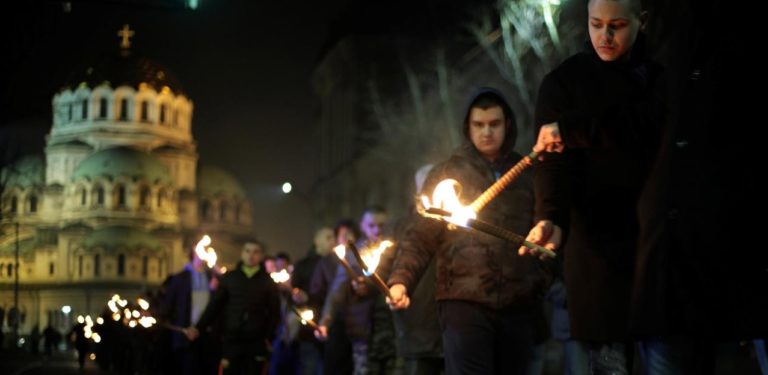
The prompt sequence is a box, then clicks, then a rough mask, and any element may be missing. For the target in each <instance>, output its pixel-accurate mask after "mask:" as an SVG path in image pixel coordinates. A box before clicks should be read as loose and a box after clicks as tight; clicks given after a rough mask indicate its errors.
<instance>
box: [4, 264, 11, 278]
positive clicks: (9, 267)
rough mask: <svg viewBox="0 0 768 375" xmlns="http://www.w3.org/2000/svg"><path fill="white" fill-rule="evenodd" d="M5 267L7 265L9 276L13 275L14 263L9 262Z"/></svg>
mask: <svg viewBox="0 0 768 375" xmlns="http://www.w3.org/2000/svg"><path fill="white" fill-rule="evenodd" d="M5 267H6V270H7V272H6V274H8V277H11V276H13V264H11V263H8V265H7V266H5Z"/></svg>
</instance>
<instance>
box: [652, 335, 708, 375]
mask: <svg viewBox="0 0 768 375" xmlns="http://www.w3.org/2000/svg"><path fill="white" fill-rule="evenodd" d="M715 357H716V353H715V343H713V342H709V341H700V340H696V339H691V338H686V337H666V338H648V339H645V340H643V341H641V342H640V358H641V359H642V361H643V364H644V365H645V371H646V372H645V373H646V374H648V375H672V374H701V375H706V374H714V372H715V370H714V369H715Z"/></svg>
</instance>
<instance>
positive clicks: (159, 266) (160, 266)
mask: <svg viewBox="0 0 768 375" xmlns="http://www.w3.org/2000/svg"><path fill="white" fill-rule="evenodd" d="M164 265H165V262H163V258H160V260H158V261H157V277H158V278H161V277H163V266H164Z"/></svg>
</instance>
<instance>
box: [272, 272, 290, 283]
mask: <svg viewBox="0 0 768 375" xmlns="http://www.w3.org/2000/svg"><path fill="white" fill-rule="evenodd" d="M269 277H271V278H272V281H274V282H276V283H278V284H279V283H284V282H286V281H288V280H290V279H291V274H290V273H288V270H284V269H283V270H280V272H272V273H270V274H269Z"/></svg>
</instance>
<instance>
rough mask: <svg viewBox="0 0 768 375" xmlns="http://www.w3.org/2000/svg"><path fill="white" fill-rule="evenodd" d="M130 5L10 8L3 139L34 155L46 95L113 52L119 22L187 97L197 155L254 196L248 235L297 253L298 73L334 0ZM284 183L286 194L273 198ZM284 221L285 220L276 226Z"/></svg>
mask: <svg viewBox="0 0 768 375" xmlns="http://www.w3.org/2000/svg"><path fill="white" fill-rule="evenodd" d="M25 3H26V2H25ZM132 3H133V4H132ZM135 3H136V1H133V2H108V1H104V2H97V1H86V2H82V1H75V2H72V3H71V10H70V11H69V12H66V11H65V10H64V6H63V5H62V3H60V2H54V1H37V2H29V4H26V5H24V8H23V9H18V10H14V11H12V14H13V17H11V19H10V22H9V23H6V24H4V26H2V30H3V32H2V34H3V35H2V38H3V40H5V42H4V43H3V45H4V48H5V50H6V52H4V53H3V55H5V56H6V57H4V59H5V61H4V62H3V64H4V65H7V66H6V67H5V68H4V69H3V71H4V72H5V74H4V77H3V84H2V96H1V97H0V98H1V99H2V102H3V106H2V107H3V109H2V115H0V119H2V126H3V127H4V128H5V129H3V133H2V134H4V137H8V138H7V139H12V141H11V142H10V146H11V147H13V148H16V147H19V148H20V149H21V151H22V152H23V153H29V152H41V151H42V147H43V143H44V139H43V137H44V135H45V134H46V133H47V132H48V130H49V129H50V126H51V122H50V121H51V120H50V119H51V110H50V103H51V99H52V97H53V95H54V93H55V92H56V91H57V90H58V89H59V88H60V87H61V86H62V84H63V83H64V82H66V80H67V78H68V76H69V75H70V74H72V72H73V71H75V70H77V69H80V68H81V67H83V66H87V65H86V64H88V63H89V62H92V61H98V60H99V58H100V56H104V55H105V54H110V53H116V51H117V49H118V45H119V38H118V36H117V34H116V33H117V31H118V29H120V28H121V27H122V25H123V24H129V25H130V26H131V28H132V29H133V30H135V32H136V34H135V37H134V38H132V50H133V53H134V54H136V55H140V56H145V57H148V58H150V59H153V60H155V61H157V62H159V63H160V64H162V65H164V66H165V67H166V68H167V69H169V70H170V71H171V72H172V73H174V74H175V76H176V77H177V78H178V79H179V81H180V82H181V84H182V86H183V88H184V91H185V92H186V93H187V95H188V96H189V97H190V98H191V99H192V101H193V102H194V105H195V108H194V117H193V128H192V132H193V135H194V137H195V138H196V140H197V142H198V152H199V154H200V161H201V162H202V163H205V164H213V165H216V166H219V167H223V168H225V169H227V170H229V171H230V172H232V173H233V174H234V175H235V176H236V177H237V178H238V179H239V180H240V181H241V182H242V184H243V185H244V186H245V188H246V190H247V192H248V194H249V196H250V198H251V199H252V200H253V201H254V205H255V210H254V211H255V219H256V221H255V226H256V231H257V234H258V235H259V237H261V238H263V239H264V240H265V241H266V242H267V243H268V244H269V245H271V248H272V250H273V251H289V252H292V253H294V254H299V253H303V252H304V250H305V249H306V248H307V247H308V246H309V244H310V243H311V231H312V227H313V224H314V223H313V222H312V220H311V218H310V217H308V215H309V213H310V210H309V206H308V204H309V201H308V198H310V197H308V196H302V195H301V194H302V193H304V192H308V191H309V187H310V185H311V183H312V182H313V181H314V179H315V177H316V176H315V171H314V170H313V166H314V163H313V160H315V155H316V154H317V153H318V149H317V148H316V147H315V145H314V144H313V143H312V131H313V129H314V123H313V113H314V111H316V105H315V97H314V95H313V93H312V89H311V87H310V78H311V73H312V69H313V67H314V65H315V63H316V61H317V59H318V57H319V55H320V50H321V48H322V46H323V45H324V43H326V39H327V38H326V36H327V30H328V23H329V22H330V20H332V19H333V18H334V17H335V16H334V14H335V13H336V12H338V10H337V9H338V6H335V5H333V3H326V2H322V3H323V4H322V5H321V4H320V3H321V2H314V1H312V2H309V1H308V2H305V4H299V3H296V2H271V1H252V0H226V1H221V0H208V1H206V0H203V1H202V4H201V6H200V7H199V8H198V9H197V10H194V11H192V10H186V9H183V8H181V7H163V6H156V4H158V3H160V2H156V1H155V2H153V1H146V0H145V1H143V4H140V5H135ZM147 4H150V5H149V6H148V5H147ZM17 5H18V4H17ZM6 11H7V9H6V10H5V11H4V13H5V12H6ZM6 14H8V13H6ZM4 18H5V17H4ZM4 144H6V146H8V145H9V144H8V143H7V142H4ZM286 180H290V181H291V182H292V183H293V184H294V186H295V189H296V190H297V191H298V192H299V194H298V195H293V196H284V195H283V194H282V192H281V191H280V186H281V184H282V182H283V181H286ZM289 220H290V221H291V222H292V223H293V225H285V224H284V222H288V221H289ZM281 222H283V223H281Z"/></svg>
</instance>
